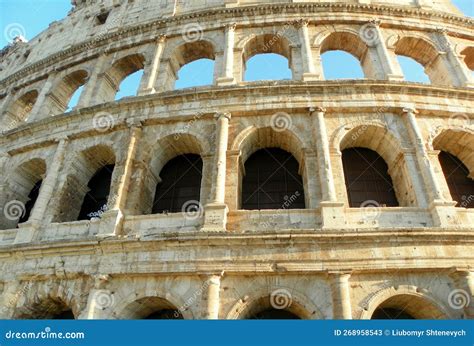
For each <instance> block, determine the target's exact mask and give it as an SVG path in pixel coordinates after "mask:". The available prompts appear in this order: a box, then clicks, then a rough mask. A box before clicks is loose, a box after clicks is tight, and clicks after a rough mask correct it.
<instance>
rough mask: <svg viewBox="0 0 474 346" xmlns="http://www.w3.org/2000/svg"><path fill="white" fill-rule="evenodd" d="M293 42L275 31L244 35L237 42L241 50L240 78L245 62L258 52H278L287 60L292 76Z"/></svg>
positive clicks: (293, 73)
mask: <svg viewBox="0 0 474 346" xmlns="http://www.w3.org/2000/svg"><path fill="white" fill-rule="evenodd" d="M293 46H295V44H292V42H291V40H290V39H289V38H288V37H287V36H285V35H283V34H282V33H281V32H277V33H270V32H267V33H263V34H259V35H256V34H253V35H250V36H248V37H245V38H244V39H243V40H241V41H240V42H239V44H238V46H237V47H238V48H239V50H241V51H242V54H241V59H242V70H241V76H240V80H243V79H244V75H245V71H246V69H247V68H246V66H247V62H248V61H249V60H250V59H251V58H253V57H254V56H256V55H258V54H268V53H273V54H278V55H281V56H283V57H285V58H286V59H287V60H288V66H289V68H290V69H291V71H292V75H293V78H294V77H295V73H296V71H295V68H294V67H293V53H292V47H293Z"/></svg>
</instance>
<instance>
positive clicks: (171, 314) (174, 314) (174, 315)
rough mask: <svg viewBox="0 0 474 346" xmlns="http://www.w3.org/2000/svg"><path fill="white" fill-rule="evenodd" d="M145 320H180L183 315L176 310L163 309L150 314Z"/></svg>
mask: <svg viewBox="0 0 474 346" xmlns="http://www.w3.org/2000/svg"><path fill="white" fill-rule="evenodd" d="M144 319H145V320H182V319H183V315H182V314H181V312H179V310H176V309H163V310H159V311H156V312H153V313H151V314H150V315H148V316H147V317H145V318H144Z"/></svg>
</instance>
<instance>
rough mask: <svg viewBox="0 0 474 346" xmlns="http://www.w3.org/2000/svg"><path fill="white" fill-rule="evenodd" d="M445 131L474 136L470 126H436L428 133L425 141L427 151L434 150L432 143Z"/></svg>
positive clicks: (473, 130) (473, 129) (473, 128)
mask: <svg viewBox="0 0 474 346" xmlns="http://www.w3.org/2000/svg"><path fill="white" fill-rule="evenodd" d="M445 131H453V132H460V133H462V132H465V133H469V134H471V135H474V127H472V126H459V125H441V126H437V127H435V128H434V129H433V130H432V131H430V133H429V136H428V139H427V141H426V147H427V148H428V150H436V149H434V142H435V141H436V139H437V138H438V137H439V136H440V135H441V134H442V133H443V132H445Z"/></svg>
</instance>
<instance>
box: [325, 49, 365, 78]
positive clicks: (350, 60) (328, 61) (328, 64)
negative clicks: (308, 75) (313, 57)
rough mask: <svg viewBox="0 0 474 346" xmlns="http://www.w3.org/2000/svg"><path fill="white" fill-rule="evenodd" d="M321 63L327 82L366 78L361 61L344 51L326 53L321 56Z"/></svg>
mask: <svg viewBox="0 0 474 346" xmlns="http://www.w3.org/2000/svg"><path fill="white" fill-rule="evenodd" d="M321 61H322V64H323V71H324V78H325V79H326V80H331V79H344V78H345V79H357V78H364V71H362V68H361V66H360V62H359V60H357V59H356V58H355V57H354V56H353V55H351V54H349V53H346V52H344V51H341V50H336V51H329V52H326V53H324V54H322V55H321ZM342 67H343V68H342Z"/></svg>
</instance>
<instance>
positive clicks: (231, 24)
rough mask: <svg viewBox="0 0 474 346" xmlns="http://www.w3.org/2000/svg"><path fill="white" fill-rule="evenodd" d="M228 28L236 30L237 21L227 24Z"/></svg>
mask: <svg viewBox="0 0 474 346" xmlns="http://www.w3.org/2000/svg"><path fill="white" fill-rule="evenodd" d="M225 28H226V30H229V31H234V30H235V29H236V28H237V23H229V24H226V25H225Z"/></svg>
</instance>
